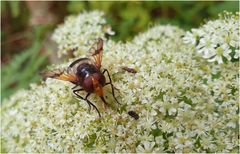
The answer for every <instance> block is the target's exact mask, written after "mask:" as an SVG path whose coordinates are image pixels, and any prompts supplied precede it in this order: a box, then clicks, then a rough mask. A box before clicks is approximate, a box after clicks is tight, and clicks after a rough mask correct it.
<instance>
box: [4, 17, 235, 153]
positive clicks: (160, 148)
mask: <svg viewBox="0 0 240 154" xmlns="http://www.w3.org/2000/svg"><path fill="white" fill-rule="evenodd" d="M91 15H93V13H84V14H80V15H79V16H76V17H72V18H71V20H70V21H69V20H68V19H67V21H66V22H65V23H64V24H63V25H62V26H61V27H60V29H61V30H63V29H65V30H63V31H62V32H61V31H60V30H59V29H57V30H56V31H55V34H54V35H55V36H56V35H58V36H59V38H58V39H61V38H64V37H65V34H66V33H65V32H66V31H68V33H72V34H73V33H76V34H81V35H85V36H86V37H85V38H84V40H89V41H90V40H91V39H92V37H93V36H92V34H93V33H92V31H94V30H93V28H94V27H95V26H93V27H91V26H90V27H89V28H88V29H86V31H82V30H80V29H74V27H76V25H75V24H76V23H78V25H77V26H79V27H84V24H85V23H83V25H81V23H82V22H81V21H79V20H80V19H81V20H82V19H85V17H86V16H87V17H88V18H90V17H92V18H94V19H96V21H95V23H96V24H98V23H99V22H101V21H102V16H101V13H95V14H94V16H91ZM96 16H97V17H96ZM89 20H91V19H89ZM230 20H231V19H230ZM65 26H66V27H65ZM100 29H101V28H100ZM80 31H81V32H80ZM87 34H89V35H87ZM185 34H186V33H185V32H184V31H183V30H181V29H179V28H177V27H174V26H169V25H166V26H161V25H159V26H155V27H152V28H151V29H149V30H148V31H147V32H145V33H142V34H140V35H138V36H136V37H135V38H134V39H133V41H132V42H127V43H121V42H118V43H115V42H113V41H112V40H107V39H106V38H104V40H105V41H104V42H105V44H104V53H103V62H102V65H103V66H102V67H104V68H107V69H108V70H109V71H110V73H111V76H112V79H113V83H114V85H115V86H116V87H117V89H119V91H117V92H116V94H117V98H118V100H119V101H120V102H121V104H122V105H120V106H117V105H115V104H116V103H115V102H114V99H113V98H112V97H111V94H110V92H108V91H110V89H108V87H106V89H105V91H106V99H107V101H108V102H109V104H111V106H109V107H108V108H106V109H104V108H103V103H102V102H101V100H100V99H99V98H98V97H95V96H94V95H91V96H90V100H91V101H92V102H94V104H96V105H97V106H98V107H99V109H100V112H101V115H102V118H98V114H97V112H95V111H94V110H92V111H91V112H89V111H88V106H87V103H86V102H85V101H82V100H78V99H77V98H76V97H74V96H73V95H72V93H71V87H73V85H72V84H71V83H68V82H64V81H58V80H54V79H47V80H46V81H45V82H42V84H40V85H37V84H33V85H31V88H30V89H29V90H20V91H18V92H17V93H16V94H14V95H12V96H11V97H10V98H9V99H7V100H5V101H4V102H3V105H2V107H1V113H2V116H1V121H2V126H1V139H2V151H3V152H237V150H238V128H239V125H238V103H239V102H238V96H239V93H238V78H239V77H238V62H229V63H223V64H222V65H216V64H214V63H208V64H207V65H206V61H205V59H203V58H200V57H199V56H198V55H197V54H196V52H195V49H193V48H192V46H191V45H188V44H184V40H183V39H182V36H183V35H185ZM101 35H102V33H99V35H98V34H96V35H94V36H95V37H96V38H97V37H99V36H101ZM77 37H81V36H78V35H76V36H75V37H73V38H72V37H69V38H68V39H66V40H64V39H62V40H61V41H60V42H61V43H60V42H59V43H60V44H59V46H62V47H64V48H62V49H64V50H66V52H67V51H68V52H70V51H71V50H69V49H72V47H73V45H74V43H73V42H74V41H73V40H71V39H76V38H77ZM71 41H72V43H71ZM91 41H92V40H91ZM57 42H58V41H57ZM81 46H84V45H81ZM79 47H80V46H79ZM89 47H90V46H87V45H86V46H84V50H82V49H81V48H78V49H77V50H76V51H75V52H74V55H75V56H76V57H75V58H79V57H84V55H86V52H87V50H88V49H86V50H85V48H89ZM60 48H61V47H60ZM59 52H60V54H61V53H62V52H63V50H60V51H59ZM84 52H85V53H84ZM71 61H72V60H69V62H71ZM68 64H69V63H64V64H62V65H60V66H57V67H65V66H68ZM122 66H128V67H131V68H134V69H136V71H137V73H136V74H132V73H128V72H124V71H122V70H121V69H120V68H121V67H122ZM80 94H81V95H86V94H85V93H84V92H82V93H80ZM130 110H132V111H135V112H136V113H137V114H138V115H139V119H138V120H135V119H134V118H132V117H130V116H129V115H128V114H127V112H128V111H130Z"/></svg>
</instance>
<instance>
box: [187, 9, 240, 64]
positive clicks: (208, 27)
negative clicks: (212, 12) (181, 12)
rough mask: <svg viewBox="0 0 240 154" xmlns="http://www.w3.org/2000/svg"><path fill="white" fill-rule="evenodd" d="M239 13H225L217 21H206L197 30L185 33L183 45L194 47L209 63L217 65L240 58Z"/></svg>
mask: <svg viewBox="0 0 240 154" xmlns="http://www.w3.org/2000/svg"><path fill="white" fill-rule="evenodd" d="M239 22H240V20H239V13H236V14H235V15H233V14H232V13H228V12H225V13H224V14H222V15H221V16H220V18H219V19H218V20H214V21H208V22H207V23H206V24H204V25H203V26H202V27H200V28H198V29H192V30H191V32H187V33H186V35H185V37H184V38H183V39H184V42H185V43H189V44H192V45H194V46H196V50H197V52H198V53H200V54H201V55H202V56H203V58H206V59H208V61H209V62H215V61H216V62H217V63H219V64H221V63H223V62H224V61H231V60H233V59H238V58H239V56H240V52H239V46H240V37H239V36H240V31H239Z"/></svg>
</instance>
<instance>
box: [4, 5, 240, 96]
mask: <svg viewBox="0 0 240 154" xmlns="http://www.w3.org/2000/svg"><path fill="white" fill-rule="evenodd" d="M59 5H60V6H61V7H57V6H59ZM51 9H52V10H54V11H55V14H56V15H58V16H59V18H61V19H62V21H63V19H64V17H65V16H67V15H68V14H78V13H80V12H82V11H91V10H94V9H96V10H101V11H103V12H105V14H106V19H107V22H108V23H109V25H111V26H112V28H113V30H114V31H115V32H116V34H115V35H114V36H112V37H113V39H114V40H116V41H119V40H131V39H132V38H133V37H134V36H135V35H136V34H138V33H139V32H142V31H145V30H147V29H148V28H149V27H151V26H153V25H155V24H173V25H177V26H179V27H181V28H184V29H186V30H188V29H190V28H193V27H198V26H199V25H200V24H202V22H203V21H204V20H208V19H214V18H217V14H218V13H220V12H222V11H223V10H227V11H230V12H231V11H232V12H235V11H238V9H239V2H238V1H220V2H217V1H215V2H203V1H200V2H177V1H176V2H164V1H161V2H146V1H145V2H136V1H134V2H112V1H106V2H103V1H102V2H96V1H88V2H87V1H86V2H77V1H70V2H55V3H54V5H53V7H52V8H51ZM29 18H30V12H29V10H28V8H27V5H26V2H20V1H11V2H10V1H1V21H2V22H1V27H2V28H1V41H2V44H1V51H2V53H1V61H2V62H1V63H2V69H1V76H2V80H1V94H2V97H1V100H2V99H3V98H6V97H7V96H9V95H10V94H12V93H14V92H15V91H16V90H17V89H19V88H25V87H27V86H28V85H29V83H31V82H35V81H39V80H40V77H39V76H38V75H37V74H38V72H39V71H40V70H41V68H42V67H44V66H45V65H46V63H47V55H46V53H44V54H42V53H40V50H41V48H42V42H43V39H44V36H45V34H46V32H48V31H52V28H46V27H45V28H43V27H42V26H38V27H35V28H34V27H29ZM55 26H56V25H55ZM29 29H30V31H29ZM32 29H33V33H32ZM16 33H17V34H18V35H16ZM19 36H20V37H25V38H24V39H18V38H17V37H19ZM9 40H10V41H9Z"/></svg>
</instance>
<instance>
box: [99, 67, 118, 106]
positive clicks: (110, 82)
mask: <svg viewBox="0 0 240 154" xmlns="http://www.w3.org/2000/svg"><path fill="white" fill-rule="evenodd" d="M105 72H107V75H108V78H109V82H108V83H106V85H108V84H110V85H111V88H112V95H113V98H114V99H115V101H116V102H117V103H118V104H120V103H119V102H118V100H117V98H116V97H115V93H114V86H113V84H112V79H111V77H110V74H109V72H108V70H107V69H104V70H103V74H104V73H105Z"/></svg>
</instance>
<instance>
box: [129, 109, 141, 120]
mask: <svg viewBox="0 0 240 154" xmlns="http://www.w3.org/2000/svg"><path fill="white" fill-rule="evenodd" d="M128 114H129V115H130V116H131V117H133V118H134V119H135V120H138V119H139V115H138V114H137V113H136V112H134V111H128Z"/></svg>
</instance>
